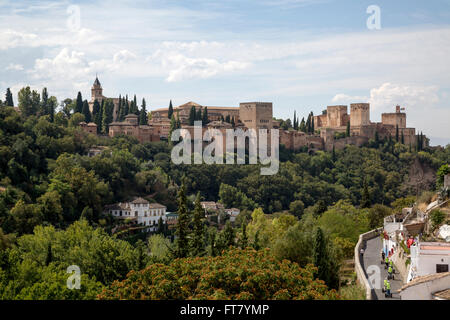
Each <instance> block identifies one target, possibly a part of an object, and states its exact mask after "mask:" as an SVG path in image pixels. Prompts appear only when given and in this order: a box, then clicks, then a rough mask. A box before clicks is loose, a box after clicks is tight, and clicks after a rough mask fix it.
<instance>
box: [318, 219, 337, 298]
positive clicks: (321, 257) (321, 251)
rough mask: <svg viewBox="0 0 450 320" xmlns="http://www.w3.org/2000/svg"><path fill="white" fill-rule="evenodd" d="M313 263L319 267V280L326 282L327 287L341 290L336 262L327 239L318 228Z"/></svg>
mask: <svg viewBox="0 0 450 320" xmlns="http://www.w3.org/2000/svg"><path fill="white" fill-rule="evenodd" d="M313 262H314V265H315V266H316V267H317V272H316V276H317V278H319V279H321V280H323V281H325V283H326V284H327V286H329V287H330V288H332V289H338V288H339V274H338V270H336V269H337V268H336V265H337V263H336V261H333V257H332V256H331V255H330V251H329V249H328V248H327V239H326V237H325V235H324V233H323V231H322V229H321V228H320V227H317V228H316V230H315V234H314V243H313Z"/></svg>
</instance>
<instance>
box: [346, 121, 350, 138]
mask: <svg viewBox="0 0 450 320" xmlns="http://www.w3.org/2000/svg"><path fill="white" fill-rule="evenodd" d="M345 136H346V137H350V120H349V121H348V122H347V129H346V130H345Z"/></svg>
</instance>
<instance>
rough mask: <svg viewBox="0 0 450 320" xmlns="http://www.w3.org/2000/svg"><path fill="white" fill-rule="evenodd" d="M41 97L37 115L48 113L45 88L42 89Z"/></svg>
mask: <svg viewBox="0 0 450 320" xmlns="http://www.w3.org/2000/svg"><path fill="white" fill-rule="evenodd" d="M41 96H42V99H41V105H40V110H39V115H41V116H43V115H46V114H48V109H47V108H48V91H47V88H44V89H42V95H41Z"/></svg>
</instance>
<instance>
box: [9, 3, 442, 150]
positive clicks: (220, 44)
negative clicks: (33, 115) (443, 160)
mask: <svg viewBox="0 0 450 320" xmlns="http://www.w3.org/2000/svg"><path fill="white" fill-rule="evenodd" d="M370 5H377V6H378V7H379V8H380V22H381V29H379V30H369V29H368V28H367V25H366V21H367V19H368V18H369V16H370V14H368V13H367V12H366V9H367V7H368V6H370ZM77 12H79V19H77V17H78V15H77ZM78 21H79V23H77V22H78ZM448 57H450V0H433V1H403V0H402V1H399V0H391V1H378V0H373V1H350V0H335V1H333V0H316V1H313V0H280V1H276V0H259V1H256V0H250V1H237V0H230V1H226V0H223V1H214V0H209V1H200V0H195V1H186V0H185V1H170V0H169V1H163V0H158V1H78V2H71V1H40V2H36V1H5V0H0V92H4V91H5V90H6V88H7V87H11V88H12V90H13V93H14V95H15V99H16V100H17V91H18V90H19V89H20V88H21V87H22V86H24V85H30V86H31V87H32V88H35V89H38V90H40V89H41V88H42V87H43V86H46V87H48V89H49V92H50V93H51V94H53V95H56V96H57V97H58V99H60V100H61V99H64V98H66V97H75V96H76V93H77V92H78V91H81V92H82V93H83V96H84V98H88V99H89V98H90V90H89V89H90V86H91V85H92V82H93V79H94V78H95V74H96V73H98V74H99V78H100V81H101V82H102V85H103V88H104V94H105V95H106V96H111V97H115V96H118V95H119V94H122V95H124V94H128V95H133V94H137V96H138V99H142V97H145V98H146V100H147V103H148V104H149V105H150V109H155V108H159V107H164V106H167V105H168V102H169V100H170V99H172V100H173V102H174V105H179V104H183V103H185V102H187V101H195V102H198V103H200V104H204V105H212V106H238V104H239V102H242V101H271V102H273V103H274V115H275V116H276V117H282V118H286V117H291V116H292V115H293V113H294V110H296V111H297V114H300V115H305V116H306V115H307V114H308V112H309V111H311V110H312V111H313V112H314V113H315V114H317V113H320V112H321V111H322V110H323V109H325V108H326V106H327V105H333V104H349V103H353V102H370V103H371V119H372V121H380V118H381V116H380V115H381V113H382V112H391V111H393V110H394V106H395V105H396V104H401V105H402V106H405V107H406V112H407V124H408V126H411V127H416V128H418V130H421V131H423V132H424V133H425V134H427V135H428V136H430V137H432V142H434V143H440V144H445V143H450V126H449V124H448V122H449V119H450V62H449V58H448Z"/></svg>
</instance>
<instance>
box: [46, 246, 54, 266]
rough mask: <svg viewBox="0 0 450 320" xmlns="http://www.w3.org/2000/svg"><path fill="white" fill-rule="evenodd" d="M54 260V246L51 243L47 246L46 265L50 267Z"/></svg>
mask: <svg viewBox="0 0 450 320" xmlns="http://www.w3.org/2000/svg"><path fill="white" fill-rule="evenodd" d="M52 260H53V255H52V245H51V243H49V244H48V246H47V256H46V257H45V265H46V266H48V265H49V264H50V263H51V262H52Z"/></svg>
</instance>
